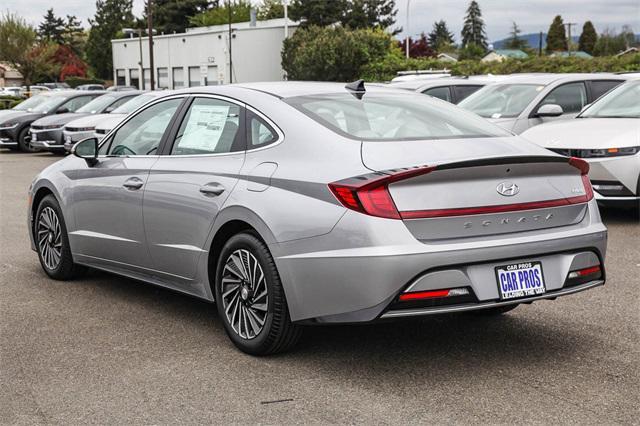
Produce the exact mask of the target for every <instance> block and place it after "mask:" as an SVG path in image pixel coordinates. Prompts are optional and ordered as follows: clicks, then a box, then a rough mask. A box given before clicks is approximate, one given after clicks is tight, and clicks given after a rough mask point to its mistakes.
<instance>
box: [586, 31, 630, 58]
mask: <svg viewBox="0 0 640 426" xmlns="http://www.w3.org/2000/svg"><path fill="white" fill-rule="evenodd" d="M634 42H635V35H634V33H633V31H632V30H631V28H629V27H627V26H624V27H622V32H621V33H620V34H616V32H615V31H613V30H610V29H608V28H607V29H605V30H604V32H603V33H602V34H600V37H598V40H597V41H596V44H595V47H594V48H593V54H594V55H595V56H611V55H616V54H618V53H620V52H622V51H624V50H626V49H628V48H629V47H630V46H631V45H632V44H633V43H634Z"/></svg>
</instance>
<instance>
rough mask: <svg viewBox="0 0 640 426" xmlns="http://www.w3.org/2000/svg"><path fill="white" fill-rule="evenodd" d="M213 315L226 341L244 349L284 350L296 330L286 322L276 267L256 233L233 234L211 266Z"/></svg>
mask: <svg viewBox="0 0 640 426" xmlns="http://www.w3.org/2000/svg"><path fill="white" fill-rule="evenodd" d="M215 298H216V305H217V308H218V314H219V316H220V318H221V319H222V321H223V323H224V327H225V330H226V332H227V334H228V335H229V338H230V339H231V341H232V342H233V343H234V344H235V345H236V346H237V347H238V349H240V350H241V351H243V352H246V353H248V354H251V355H268V354H274V353H278V352H283V351H286V350H287V349H289V348H291V347H292V346H293V345H295V343H296V342H297V341H298V339H299V337H300V334H301V328H300V326H298V325H295V324H293V323H292V322H291V320H290V318H289V308H288V306H287V301H286V298H285V295H284V290H283V288H282V283H281V282H280V276H279V275H278V270H277V269H276V265H275V263H274V261H273V257H272V256H271V253H270V252H269V249H268V248H267V246H266V245H265V244H264V243H263V242H262V241H261V240H260V239H259V238H257V237H256V236H255V235H253V234H249V233H241V234H237V235H234V236H233V237H231V238H230V239H229V241H227V243H226V244H225V245H224V247H223V248H222V252H221V254H220V259H219V260H218V265H217V268H216V281H215Z"/></svg>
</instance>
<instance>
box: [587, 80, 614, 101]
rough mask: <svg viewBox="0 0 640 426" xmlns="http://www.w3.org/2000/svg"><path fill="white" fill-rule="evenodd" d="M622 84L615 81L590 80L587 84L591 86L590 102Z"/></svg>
mask: <svg viewBox="0 0 640 426" xmlns="http://www.w3.org/2000/svg"><path fill="white" fill-rule="evenodd" d="M620 83H622V82H621V81H615V80H592V81H590V82H589V85H590V86H591V100H592V101H595V100H596V99H598V98H599V97H600V96H602V95H604V94H605V93H607V92H608V91H609V90H611V89H613V88H614V87H616V86H617V85H618V84H620Z"/></svg>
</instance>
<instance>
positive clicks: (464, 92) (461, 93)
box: [453, 85, 482, 103]
mask: <svg viewBox="0 0 640 426" xmlns="http://www.w3.org/2000/svg"><path fill="white" fill-rule="evenodd" d="M480 88H482V86H471V85H464V86H453V89H454V90H455V92H456V103H458V102H460V101H462V100H463V99H464V98H466V97H467V96H469V95H470V94H472V93H473V92H476V91H477V90H478V89H480Z"/></svg>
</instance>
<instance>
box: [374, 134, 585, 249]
mask: <svg viewBox="0 0 640 426" xmlns="http://www.w3.org/2000/svg"><path fill="white" fill-rule="evenodd" d="M362 160H363V163H364V164H365V166H367V167H368V168H370V169H372V170H374V171H378V172H385V171H388V170H391V169H398V168H402V167H412V166H420V165H428V166H435V167H436V168H435V170H434V171H432V172H430V173H427V174H424V175H420V176H415V177H410V178H408V179H402V180H399V181H397V182H393V183H391V184H390V185H389V186H388V188H389V193H390V194H391V198H392V199H393V202H394V203H395V205H396V207H397V209H398V211H399V212H400V215H401V217H402V219H403V220H404V222H405V224H406V225H407V227H408V228H409V230H410V231H411V232H412V233H413V234H414V236H416V238H418V239H420V240H439V239H449V238H464V237H478V236H486V235H496V234H504V233H510V232H524V231H533V230H539V229H546V228H553V227H558V226H568V225H572V224H576V223H578V222H580V221H581V220H582V219H583V218H584V215H585V214H586V203H585V202H582V203H572V202H570V201H571V200H573V201H576V199H577V197H580V196H584V195H585V194H586V188H585V187H584V182H583V179H582V176H581V173H580V170H578V169H577V168H576V167H573V166H571V165H570V164H568V159H567V158H564V157H560V156H556V155H554V154H552V153H550V152H549V151H547V150H544V149H541V148H539V147H536V146H534V145H533V144H530V143H528V142H526V141H523V140H522V139H520V138H495V139H484V138H483V139H465V140H455V141H453V140H447V141H442V140H440V141H412V142H364V143H363V146H362Z"/></svg>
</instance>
